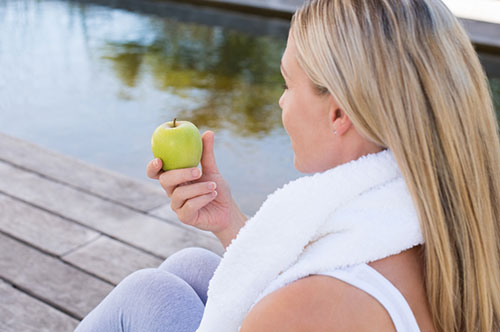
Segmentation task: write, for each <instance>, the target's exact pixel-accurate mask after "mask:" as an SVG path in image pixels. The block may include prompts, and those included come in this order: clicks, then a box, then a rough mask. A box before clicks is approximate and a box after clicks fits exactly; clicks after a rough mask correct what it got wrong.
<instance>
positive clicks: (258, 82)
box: [0, 0, 500, 215]
mask: <svg viewBox="0 0 500 332" xmlns="http://www.w3.org/2000/svg"><path fill="white" fill-rule="evenodd" d="M114 3H115V2H110V4H114ZM102 4H106V1H104V0H103V1H100V2H98V1H87V2H73V1H35V0H22V1H21V0H3V1H0V131H1V132H5V133H8V134H11V135H14V136H17V137H20V138H23V139H26V140H29V141H32V142H34V143H37V144H40V145H42V146H45V147H48V148H50V149H54V150H57V151H60V152H62V153H65V154H68V155H72V156H75V157H77V158H80V159H83V160H86V161H88V162H91V163H94V164H97V165H100V166H104V167H106V168H110V169H114V170H116V171H118V172H122V173H125V174H128V175H131V176H134V177H137V178H140V179H142V180H145V181H149V180H148V179H147V178H146V176H145V174H144V173H145V166H146V164H147V162H148V161H149V160H151V159H152V153H151V146H150V139H151V134H152V132H153V130H154V129H155V128H156V127H157V126H158V125H159V124H161V123H163V122H165V121H169V120H172V119H173V118H174V117H177V118H178V119H182V120H189V121H192V122H193V123H195V124H196V125H197V126H198V127H199V128H200V130H201V132H204V131H205V130H208V129H210V130H212V131H214V132H215V154H216V158H217V162H218V165H219V168H220V170H221V172H222V174H223V175H224V177H225V178H226V179H227V181H228V182H229V184H230V186H231V188H232V192H233V196H234V197H235V199H236V201H237V202H238V204H239V205H240V207H241V208H242V210H243V212H245V213H247V214H250V215H251V214H253V213H255V212H256V210H257V209H258V207H259V206H260V204H261V203H262V202H263V201H264V200H265V198H266V197H267V195H268V194H269V193H271V192H273V191H274V190H275V189H276V188H278V187H280V186H282V185H283V184H284V183H286V182H288V181H290V180H292V179H295V178H297V177H299V176H301V175H302V174H300V173H299V172H297V171H296V170H295V168H294V166H293V151H292V148H291V145H290V142H289V140H288V136H287V134H286V132H285V131H284V129H283V127H282V124H281V111H280V109H279V107H278V99H279V96H280V95H281V92H282V88H281V84H282V79H281V75H280V73H279V60H280V58H281V54H282V52H283V50H284V48H285V42H286V34H287V31H288V23H287V22H285V21H281V20H277V19H264V18H258V17H251V16H245V15H242V14H229V13H225V12H221V11H220V10H213V9H204V10H202V9H199V8H197V7H190V6H187V5H172V4H168V3H160V2H157V3H156V4H154V5H153V4H152V3H150V2H141V1H137V3H136V5H130V2H128V4H127V6H132V8H112V7H109V6H104V5H102ZM129 9H132V10H133V11H130V10H129ZM482 60H483V63H484V64H485V67H486V69H487V71H488V74H489V75H490V76H491V79H490V83H491V87H492V91H493V92H494V101H495V103H496V108H497V112H498V111H500V73H499V71H500V70H499V68H500V60H499V59H498V57H488V56H485V57H484V59H482ZM488 68H489V69H488Z"/></svg>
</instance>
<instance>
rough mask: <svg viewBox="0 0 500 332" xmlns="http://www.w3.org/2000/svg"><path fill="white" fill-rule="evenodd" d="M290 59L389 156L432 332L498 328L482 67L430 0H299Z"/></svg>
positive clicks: (498, 255) (495, 154)
mask: <svg viewBox="0 0 500 332" xmlns="http://www.w3.org/2000/svg"><path fill="white" fill-rule="evenodd" d="M290 31H291V34H292V37H293V38H294V41H295V44H296V47H297V53H298V54H297V60H298V62H299V64H300V65H301V67H302V68H303V69H304V71H305V72H306V73H307V75H308V76H309V78H310V79H311V81H312V82H313V83H314V85H315V87H316V89H317V92H318V93H319V94H322V93H323V94H324V93H331V94H332V95H333V97H334V98H335V100H336V101H337V103H338V105H339V107H340V108H341V109H343V110H344V112H345V113H346V114H347V116H348V117H349V118H350V119H351V121H352V123H353V125H354V127H355V128H356V129H357V130H358V132H359V133H360V134H361V135H363V136H364V137H366V138H367V139H368V140H370V141H373V142H375V143H376V144H378V145H380V146H381V147H384V148H389V149H390V150H392V152H393V153H394V156H395V158H396V161H397V163H398V165H399V167H400V169H401V172H402V174H403V177H404V179H405V181H406V184H407V187H408V190H409V192H410V194H411V196H412V199H413V202H414V204H415V208H416V209H417V212H418V215H419V220H420V224H421V229H422V232H423V236H424V239H425V244H424V246H423V248H424V252H425V254H424V261H425V264H424V265H425V266H424V272H425V288H426V293H427V299H428V301H429V305H430V309H431V313H432V319H433V322H434V326H435V327H436V330H437V331H443V332H450V331H481V332H486V331H493V330H495V331H496V330H497V329H500V322H499V321H500V227H499V220H500V140H499V136H498V124H497V121H496V116H495V113H494V109H493V104H492V97H491V93H490V90H489V87H488V81H487V78H486V75H485V73H484V71H483V69H482V67H481V64H480V62H479V60H478V57H477V54H476V52H475V51H474V48H473V46H472V44H471V42H470V40H469V38H468V37H467V35H466V33H465V31H464V29H463V28H462V26H461V25H460V23H459V22H458V20H457V19H456V18H455V17H454V15H453V14H452V13H451V12H450V11H449V9H448V8H447V7H446V6H445V5H444V4H443V3H442V2H441V1H440V0H330V1H328V0H317V1H308V2H306V3H305V4H304V5H303V6H302V7H301V8H299V9H298V10H297V12H296V13H295V14H294V16H293V17H292V22H291V30H290Z"/></svg>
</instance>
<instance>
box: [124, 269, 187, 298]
mask: <svg viewBox="0 0 500 332" xmlns="http://www.w3.org/2000/svg"><path fill="white" fill-rule="evenodd" d="M114 291H115V293H116V294H115V296H116V297H119V298H121V299H120V301H121V302H126V300H127V301H128V300H131V299H133V301H135V302H141V301H145V302H150V301H151V300H152V299H153V298H158V297H161V296H162V295H165V296H169V294H171V293H173V292H178V291H189V285H187V284H186V282H184V281H183V280H181V279H180V278H179V277H177V276H176V275H174V274H171V273H168V272H166V271H160V270H158V269H153V268H149V269H142V270H138V271H135V272H133V273H131V274H130V275H128V276H127V277H126V278H125V279H123V280H122V281H121V282H120V283H119V284H118V285H117V286H116V288H115V290H114ZM125 299H126V300H125Z"/></svg>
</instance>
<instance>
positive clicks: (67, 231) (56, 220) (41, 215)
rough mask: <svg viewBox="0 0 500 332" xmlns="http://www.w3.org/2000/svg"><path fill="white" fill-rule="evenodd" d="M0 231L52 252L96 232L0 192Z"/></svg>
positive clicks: (60, 251) (79, 242)
mask: <svg viewBox="0 0 500 332" xmlns="http://www.w3.org/2000/svg"><path fill="white" fill-rule="evenodd" d="M0 211H1V214H0V230H1V231H3V232H4V233H7V234H9V235H12V236H13V237H15V238H18V239H21V240H23V241H25V242H28V243H30V244H32V245H33V246H35V247H38V248H40V249H42V250H44V251H47V252H49V253H51V254H54V255H62V254H64V253H66V252H68V251H69V250H71V249H74V248H76V247H78V246H81V245H83V244H85V243H87V242H89V241H91V240H93V239H95V238H97V237H98V236H99V233H97V232H95V231H92V230H90V229H88V228H86V227H83V226H80V225H78V224H75V223H73V222H70V221H68V220H65V219H63V218H61V217H59V216H56V215H54V214H51V213H48V212H46V211H43V210H40V209H37V208H35V207H33V206H30V205H28V204H26V203H23V202H21V201H18V200H16V199H13V198H11V197H8V196H5V195H3V194H0Z"/></svg>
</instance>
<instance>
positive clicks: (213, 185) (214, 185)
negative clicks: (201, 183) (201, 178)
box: [208, 182, 217, 189]
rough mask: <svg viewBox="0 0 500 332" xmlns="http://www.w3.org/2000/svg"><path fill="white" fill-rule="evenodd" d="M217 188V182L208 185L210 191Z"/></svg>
mask: <svg viewBox="0 0 500 332" xmlns="http://www.w3.org/2000/svg"><path fill="white" fill-rule="evenodd" d="M216 186H217V185H216V183H215V182H209V183H208V189H215V187H216Z"/></svg>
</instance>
